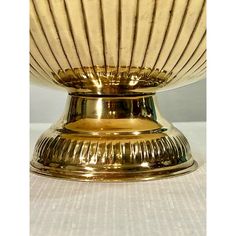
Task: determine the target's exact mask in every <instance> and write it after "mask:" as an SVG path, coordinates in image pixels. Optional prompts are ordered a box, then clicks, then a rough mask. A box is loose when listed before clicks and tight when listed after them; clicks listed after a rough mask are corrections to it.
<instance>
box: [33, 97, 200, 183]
mask: <svg viewBox="0 0 236 236" xmlns="http://www.w3.org/2000/svg"><path fill="white" fill-rule="evenodd" d="M156 107H157V106H156V105H155V103H154V100H153V96H152V95H146V96H135V97H112V98H110V97H81V96H75V95H70V96H69V99H68V104H67V108H66V112H65V115H64V117H63V118H62V119H61V120H60V121H59V122H58V123H57V124H55V125H53V126H52V127H51V128H50V129H49V130H47V131H46V132H45V133H44V134H42V136H41V137H40V138H39V140H38V142H37V143H36V146H35V150H34V154H33V159H32V161H31V171H32V172H35V173H38V174H42V175H47V176H53V177H60V178H66V179H77V180H80V181H103V182H109V181H111V182H115V181H138V180H151V179H160V178H164V177H170V176H175V175H180V174H183V173H188V172H190V171H193V170H195V169H196V168H197V164H196V162H195V161H194V160H193V158H192V155H191V152H190V147H189V144H188V141H187V139H186V138H185V137H184V135H183V134H182V133H181V132H180V131H179V130H178V129H176V128H175V127H174V126H173V125H171V124H170V123H169V122H167V121H166V120H165V119H163V118H162V116H161V115H160V113H159V112H158V110H157V109H156Z"/></svg>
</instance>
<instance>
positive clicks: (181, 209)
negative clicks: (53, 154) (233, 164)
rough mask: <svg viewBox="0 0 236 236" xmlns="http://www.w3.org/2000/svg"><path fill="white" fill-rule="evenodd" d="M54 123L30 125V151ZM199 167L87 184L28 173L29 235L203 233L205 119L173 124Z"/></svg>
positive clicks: (182, 235)
mask: <svg viewBox="0 0 236 236" xmlns="http://www.w3.org/2000/svg"><path fill="white" fill-rule="evenodd" d="M49 126H50V124H32V125H31V153H32V150H33V147H34V144H35V142H36V140H37V138H38V137H39V135H40V134H41V133H42V132H43V131H44V130H45V129H47V127H49ZM175 126H176V127H177V128H179V129H180V130H181V131H182V132H183V133H184V134H185V136H186V137H187V138H188V140H189V142H190V145H191V148H192V154H193V156H194V158H195V160H196V161H197V162H198V164H199V168H198V169H197V170H196V171H194V172H192V173H190V174H188V175H183V176H179V177H175V178H169V179H163V180H156V181H150V182H134V183H133V182H132V183H85V182H76V181H66V180H61V179H54V178H48V177H43V176H38V175H35V174H30V228H31V229H30V231H31V234H30V235H31V236H75V235H76V236H77V235H78V236H86V235H88V236H93V235H96V236H113V235H115V236H116V235H117V236H120V235H122V236H123V235H124V236H126V235H127V236H133V235H135V236H139V235H140V236H142V235H145V236H152V235H153V236H154V235H155V236H159V235H160V236H169V235H170V236H175V235H176V236H185V235H186V236H195V235H200V236H205V235H206V200H205V197H206V193H205V188H206V165H205V156H206V140H205V126H206V125H205V123H204V122H191V123H190V122H189V123H175Z"/></svg>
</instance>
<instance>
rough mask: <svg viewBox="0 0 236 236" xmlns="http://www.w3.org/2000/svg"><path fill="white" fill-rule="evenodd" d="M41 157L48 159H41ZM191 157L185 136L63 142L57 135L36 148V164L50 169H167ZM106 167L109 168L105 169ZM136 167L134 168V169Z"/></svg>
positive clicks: (41, 142) (47, 137) (46, 138)
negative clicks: (120, 166) (84, 166)
mask: <svg viewBox="0 0 236 236" xmlns="http://www.w3.org/2000/svg"><path fill="white" fill-rule="evenodd" d="M41 157H44V158H43V159H42V160H41ZM189 158H190V147H189V144H188V142H187V140H186V139H185V138H184V136H181V135H177V136H173V137H171V136H166V137H162V138H160V139H151V140H140V141H132V140H124V141H115V140H114V141H106V142H104V141H97V140H96V139H94V140H91V141H90V140H83V139H78V138H77V139H75V140H73V139H72V138H71V139H68V138H67V139H63V138H62V137H60V136H59V135H58V136H55V134H52V136H50V135H48V134H47V135H46V136H41V138H40V139H39V140H38V142H37V144H36V146H35V152H34V161H36V162H39V163H41V164H44V165H45V166H47V165H48V164H50V165H51V166H52V165H54V166H56V167H61V168H65V167H67V165H75V166H78V165H83V164H86V165H89V166H91V167H92V166H94V167H97V166H99V165H106V164H109V165H110V167H109V168H110V169H112V168H116V167H117V164H125V165H129V164H131V165H133V167H136V166H135V164H137V166H140V165H142V164H149V165H155V166H156V167H165V166H169V165H175V164H180V163H183V162H185V161H187V160H188V159H189ZM104 167H105V168H106V166H104ZM133 167H132V168H133Z"/></svg>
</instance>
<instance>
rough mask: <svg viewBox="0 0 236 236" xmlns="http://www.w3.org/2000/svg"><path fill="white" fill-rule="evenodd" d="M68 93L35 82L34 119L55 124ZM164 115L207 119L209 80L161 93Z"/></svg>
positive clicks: (32, 90)
mask: <svg viewBox="0 0 236 236" xmlns="http://www.w3.org/2000/svg"><path fill="white" fill-rule="evenodd" d="M66 96H67V93H66V91H63V90H57V89H51V88H47V87H40V86H36V85H33V84H32V85H31V87H30V122H31V123H35V122H37V123H44V122H45V123H52V122H54V121H56V120H57V119H58V118H59V117H60V115H61V114H62V112H63V111H64V105H65V101H66ZM158 100H159V105H160V109H161V112H162V114H163V115H164V117H165V118H166V119H167V120H169V121H181V122H183V121H184V122H185V121H205V120H206V80H202V81H199V82H197V83H194V84H191V85H188V86H185V87H181V88H178V89H174V90H170V91H165V92H161V93H158Z"/></svg>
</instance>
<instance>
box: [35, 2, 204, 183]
mask: <svg viewBox="0 0 236 236" xmlns="http://www.w3.org/2000/svg"><path fill="white" fill-rule="evenodd" d="M205 71H206V3H205V0H113V1H111V0H31V1H30V73H31V79H32V80H37V81H39V82H41V83H44V84H45V85H48V86H49V85H58V86H61V87H63V88H65V89H66V90H67V91H68V94H69V95H68V102H67V105H66V110H65V113H64V115H63V116H62V118H61V119H60V120H59V121H58V122H57V123H56V124H54V125H53V126H52V127H51V128H50V129H49V130H47V131H46V132H45V133H44V134H42V136H41V137H40V138H39V140H38V142H37V144H36V146H35V150H34V154H33V159H32V161H31V170H32V171H33V172H36V173H40V174H44V175H50V176H55V177H64V178H71V179H79V180H83V181H124V180H130V181H131V180H149V179H158V178H162V177H166V176H172V175H177V174H182V173H186V172H189V171H192V170H194V169H196V166H197V164H196V162H195V161H194V160H193V158H192V156H191V152H190V147H189V144H188V141H187V140H186V138H185V137H184V135H183V134H182V133H181V132H180V131H179V130H177V129H176V128H175V127H173V125H171V124H170V123H169V122H167V121H166V120H165V119H164V118H163V117H162V116H161V115H160V113H159V111H158V110H157V106H156V105H155V102H154V99H153V96H154V93H155V92H156V91H161V90H167V89H171V88H176V87H180V86H183V85H187V84H190V83H192V82H195V81H198V80H200V79H203V78H205Z"/></svg>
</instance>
